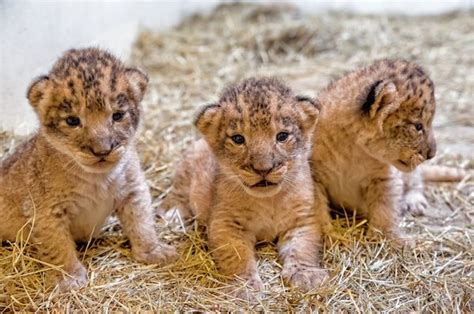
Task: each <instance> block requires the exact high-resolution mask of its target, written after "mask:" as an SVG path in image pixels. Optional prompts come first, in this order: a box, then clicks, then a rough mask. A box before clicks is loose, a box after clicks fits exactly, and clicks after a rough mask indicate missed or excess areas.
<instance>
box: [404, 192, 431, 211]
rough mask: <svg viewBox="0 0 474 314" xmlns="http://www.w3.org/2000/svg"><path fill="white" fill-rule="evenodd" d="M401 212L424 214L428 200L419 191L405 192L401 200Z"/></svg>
mask: <svg viewBox="0 0 474 314" xmlns="http://www.w3.org/2000/svg"><path fill="white" fill-rule="evenodd" d="M401 206H402V212H403V213H406V212H409V213H411V214H412V215H413V216H424V215H425V210H426V209H427V208H428V201H427V200H426V198H425V196H424V195H423V194H422V193H420V192H413V193H407V194H406V195H405V197H404V200H403V201H402V204H401Z"/></svg>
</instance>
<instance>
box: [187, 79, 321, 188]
mask: <svg viewBox="0 0 474 314" xmlns="http://www.w3.org/2000/svg"><path fill="white" fill-rule="evenodd" d="M318 114H319V109H318V104H317V103H316V102H315V101H313V100H311V99H308V98H304V97H298V96H296V95H294V94H293V92H292V91H291V90H290V89H289V88H288V87H287V86H285V85H284V84H283V83H281V82H279V81H278V80H276V79H271V78H262V79H255V78H251V79H247V80H245V81H243V82H242V83H241V84H238V85H235V86H231V87H229V88H227V89H226V90H225V91H224V93H223V94H222V96H221V97H220V99H219V101H218V102H217V103H216V104H212V105H208V106H206V107H204V108H203V109H202V110H201V112H200V113H199V114H198V116H197V118H196V121H195V124H196V126H197V127H198V129H199V130H200V131H201V133H202V134H203V135H204V137H205V139H206V141H207V142H208V144H209V145H210V147H211V149H212V150H213V152H214V154H215V155H216V157H217V159H218V161H219V164H220V166H221V172H222V173H223V174H224V176H225V180H236V181H238V182H239V183H240V185H241V186H242V187H243V188H244V190H245V191H246V192H247V193H248V194H250V195H253V196H256V197H268V196H272V195H275V194H276V193H278V192H279V191H280V189H281V187H282V185H285V184H288V185H291V184H292V176H294V175H295V173H296V172H297V171H298V169H296V168H297V165H298V161H299V162H301V161H303V162H306V160H307V156H308V154H309V153H310V148H311V145H310V143H311V138H312V133H313V130H314V127H315V124H316V121H317V117H318Z"/></svg>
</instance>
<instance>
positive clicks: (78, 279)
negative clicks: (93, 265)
mask: <svg viewBox="0 0 474 314" xmlns="http://www.w3.org/2000/svg"><path fill="white" fill-rule="evenodd" d="M86 284H87V270H86V268H85V267H84V266H83V265H81V264H79V265H77V267H76V269H75V270H74V271H73V272H70V273H68V274H67V275H66V274H62V279H61V280H60V281H59V282H58V286H59V290H61V291H63V292H65V291H69V290H73V289H79V288H82V287H84V286H86Z"/></svg>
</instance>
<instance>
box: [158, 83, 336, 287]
mask: <svg viewBox="0 0 474 314" xmlns="http://www.w3.org/2000/svg"><path fill="white" fill-rule="evenodd" d="M318 112H319V110H318V104H317V103H316V102H314V101H313V100H311V99H308V98H303V97H297V96H296V95H294V94H293V92H292V91H291V90H290V89H289V88H288V87H286V86H285V85H284V84H282V83H281V82H279V81H277V80H274V79H269V78H263V79H248V80H245V81H244V82H242V83H241V84H238V85H234V86H231V87H229V88H227V89H226V90H225V91H224V93H223V94H222V96H221V97H220V99H219V101H218V102H217V103H216V104H211V105H208V106H206V107H204V108H203V109H202V110H201V111H200V112H199V114H198V115H197V118H196V121H195V124H196V126H197V128H198V129H199V130H200V132H201V133H202V135H203V137H204V140H199V141H197V142H196V143H194V145H193V147H191V148H190V149H189V150H188V151H187V152H186V153H185V154H184V158H183V160H182V162H181V164H180V165H179V166H178V167H177V172H176V174H175V178H174V182H173V189H172V191H171V193H170V194H169V196H168V197H167V199H165V202H164V203H163V204H162V209H165V210H166V209H171V208H173V207H177V208H178V209H179V212H180V214H181V215H182V216H183V217H185V218H188V217H194V216H195V217H197V218H198V220H200V221H201V222H202V223H204V224H206V225H207V227H208V228H207V229H208V236H209V246H210V251H211V252H212V255H213V257H214V259H215V261H216V264H217V266H218V268H219V270H220V271H221V272H222V273H223V274H225V275H228V276H238V277H240V278H243V279H244V280H246V281H247V282H248V284H249V285H250V286H251V287H253V288H255V289H257V290H261V289H263V283H262V281H261V279H260V277H259V274H258V272H257V261H256V258H255V250H254V246H255V244H256V242H259V241H273V240H275V239H277V240H278V249H279V255H280V259H281V261H282V263H283V269H282V277H283V279H284V280H285V281H287V282H288V283H289V284H291V285H294V286H297V287H299V288H301V289H302V290H309V289H311V288H313V287H315V286H318V285H319V284H320V282H321V281H322V280H323V279H324V278H326V276H327V274H326V272H325V271H324V270H322V269H321V268H320V267H319V257H318V251H319V246H320V230H319V228H318V223H317V217H316V215H315V213H314V212H313V210H312V207H313V185H312V179H311V171H310V168H309V162H308V158H309V156H310V148H311V139H312V134H313V130H314V126H315V124H316V121H317V116H318ZM282 132H283V133H282ZM282 134H283V135H282ZM286 134H287V135H288V136H286ZM236 136H237V138H236Z"/></svg>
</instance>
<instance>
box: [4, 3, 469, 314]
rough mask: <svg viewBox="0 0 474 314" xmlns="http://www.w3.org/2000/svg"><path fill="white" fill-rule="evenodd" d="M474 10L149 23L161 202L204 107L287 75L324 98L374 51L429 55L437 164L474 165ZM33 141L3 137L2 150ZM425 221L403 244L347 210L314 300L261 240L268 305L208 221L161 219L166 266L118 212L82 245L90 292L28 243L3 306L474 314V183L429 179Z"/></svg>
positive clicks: (248, 12) (146, 41)
mask: <svg viewBox="0 0 474 314" xmlns="http://www.w3.org/2000/svg"><path fill="white" fill-rule="evenodd" d="M473 29H474V12H473V11H469V12H462V13H461V12H454V13H450V14H445V15H442V16H435V17H400V16H362V15H353V14H348V13H341V12H329V13H325V14H321V15H317V16H307V15H305V14H303V13H301V12H298V11H297V10H296V9H294V8H292V7H289V6H285V5H273V6H257V5H250V4H246V5H243V4H228V5H223V6H220V7H218V8H216V9H215V10H214V11H213V12H211V13H210V14H207V15H196V16H191V17H189V18H186V19H185V20H184V21H183V22H182V23H181V24H180V25H178V26H176V27H175V28H173V29H170V30H168V31H165V32H162V33H155V32H153V31H149V30H144V31H143V32H141V34H140V35H139V37H138V38H137V40H136V43H135V44H134V47H133V53H132V57H131V62H132V63H134V64H136V65H138V66H140V67H142V68H143V69H144V70H146V71H147V72H148V73H149V75H150V78H151V84H150V90H149V93H148V95H147V98H146V100H145V102H144V107H145V113H146V114H145V118H144V123H143V125H142V132H141V136H140V138H139V150H140V152H141V155H142V157H143V165H144V168H145V170H146V175H147V179H148V182H149V184H150V186H151V189H152V192H153V196H154V197H155V202H154V206H158V204H159V202H160V199H161V198H162V197H164V195H166V193H167V191H168V189H169V187H170V182H171V181H170V180H171V176H172V173H173V167H174V166H173V163H174V162H175V161H176V160H177V159H178V158H179V157H180V152H181V150H182V149H183V148H184V147H186V146H187V145H188V144H189V142H190V141H192V140H193V139H195V138H196V136H197V134H196V132H195V131H194V129H193V127H192V117H193V113H194V112H195V110H196V108H197V107H198V106H199V105H201V104H204V103H206V102H210V101H213V100H215V99H216V98H217V95H218V91H219V90H221V89H222V88H223V87H224V86H225V85H226V84H227V83H229V82H234V81H236V80H240V79H242V78H244V77H248V76H251V75H277V76H280V77H281V78H283V79H285V80H286V81H288V82H289V83H290V84H291V85H292V86H293V87H294V88H295V89H296V90H298V91H299V92H303V93H306V94H308V95H311V96H314V95H317V91H318V90H319V89H321V88H322V87H324V86H325V85H327V84H328V83H329V82H330V81H331V80H332V79H334V78H336V77H338V76H340V75H342V74H343V73H344V72H346V71H348V70H351V69H353V68H355V67H357V66H361V65H366V64H368V63H370V62H372V61H373V60H374V59H378V58H384V57H402V58H406V59H410V60H416V61H418V62H419V63H421V64H422V65H424V66H425V67H426V68H427V70H428V71H429V72H430V74H431V76H432V78H433V80H434V82H435V84H436V97H437V100H438V111H437V116H436V119H435V131H436V135H437V140H438V146H439V152H438V155H437V157H436V158H435V159H434V161H433V162H434V163H438V164H447V165H455V166H459V167H464V168H473V167H474V159H473V156H474V145H473V144H474V131H473V123H474V106H473V100H474V97H473V96H474V73H473V71H472V70H473V68H474V67H473V66H474V32H473ZM20 140H21V139H19V138H17V137H15V136H13V135H11V134H7V133H0V155H2V154H3V155H4V154H7V153H8V152H10V151H11V150H13V148H14V146H15V145H16V144H17V143H18V141H20ZM426 194H427V196H428V197H429V200H430V205H431V209H430V211H429V213H428V215H427V216H426V217H422V218H413V217H406V218H405V219H404V221H403V227H404V228H405V230H406V231H407V232H408V233H410V234H412V235H413V236H415V237H416V238H417V246H416V248H415V249H413V250H407V249H405V250H397V249H395V248H392V247H391V246H390V244H389V243H388V242H386V241H385V240H384V239H381V238H380V239H374V238H367V237H366V236H365V226H366V221H365V220H360V219H355V218H354V217H352V216H349V215H345V214H344V213H339V215H338V216H337V217H338V218H337V219H336V220H335V221H334V225H335V229H336V235H335V236H334V237H331V238H326V239H325V241H324V248H323V251H322V256H323V259H322V266H323V267H324V268H326V269H328V270H329V272H330V274H331V279H330V280H329V281H328V282H326V283H325V284H324V285H323V286H322V287H320V288H317V289H315V290H314V291H311V292H309V293H307V294H301V293H299V292H298V291H295V290H292V289H291V288H288V287H285V286H284V285H283V284H282V280H281V278H280V276H279V272H280V269H281V265H280V264H279V262H278V260H277V258H276V256H277V254H276V248H275V247H274V246H273V245H272V244H261V245H259V247H258V256H259V272H260V274H261V275H262V278H263V279H264V281H265V283H266V291H265V292H263V293H261V294H260V295H258V296H257V299H258V300H257V301H255V302H247V301H243V300H236V299H234V298H233V297H232V296H231V295H230V293H229V291H231V290H232V287H228V286H227V285H226V284H225V281H224V278H222V277H221V276H219V274H218V273H217V271H216V268H215V264H214V263H213V261H212V259H211V257H210V255H209V252H208V250H207V247H206V237H205V234H204V233H203V232H202V229H201V228H199V226H196V225H191V226H190V227H188V228H187V229H184V228H183V227H182V225H181V224H180V223H179V221H178V222H177V221H176V220H174V221H171V222H168V223H165V222H163V221H162V220H157V221H158V227H157V228H158V229H159V231H160V236H161V237H162V238H163V239H165V240H166V241H168V242H170V243H173V244H175V245H177V246H178V248H179V251H180V253H181V258H180V260H179V261H177V262H176V263H175V264H172V265H170V266H167V267H163V268H158V267H154V266H145V265H142V264H139V263H136V262H134V261H133V260H132V259H131V256H130V250H129V243H128V241H127V240H126V238H125V237H124V235H123V233H122V232H121V227H120V226H119V224H118V223H117V221H116V219H114V218H112V219H110V221H109V222H108V223H107V225H106V226H105V228H104V230H103V232H102V234H101V237H100V238H99V239H95V240H92V241H90V242H89V243H82V244H79V252H80V258H81V259H82V260H83V262H84V264H85V265H86V267H87V268H88V275H89V284H88V286H87V287H86V288H84V289H81V290H78V291H72V292H70V293H65V294H60V293H59V292H58V291H57V290H51V289H47V288H46V287H45V284H44V283H45V277H46V276H47V275H46V273H47V270H48V269H50V268H51V266H50V265H45V264H42V263H39V262H38V261H36V260H35V259H34V258H32V257H31V255H29V254H28V251H29V247H28V245H27V244H25V243H16V244H8V243H7V244H5V243H4V245H3V246H2V247H1V248H0V309H3V310H4V311H11V310H13V311H16V310H29V311H35V310H40V311H44V310H54V309H61V310H64V309H66V310H71V311H72V310H83V311H91V312H93V311H97V310H99V309H102V310H104V311H107V310H123V311H138V310H166V311H170V310H179V311H184V310H203V311H218V310H265V311H291V312H293V311H308V310H322V311H347V312H367V311H385V312H399V311H403V312H407V311H434V312H470V311H472V310H473V300H472V291H473V288H474V278H473V270H474V260H473V243H472V242H473V241H474V228H473V215H474V184H473V182H472V180H471V181H464V182H461V183H454V184H428V186H427V188H426Z"/></svg>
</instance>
